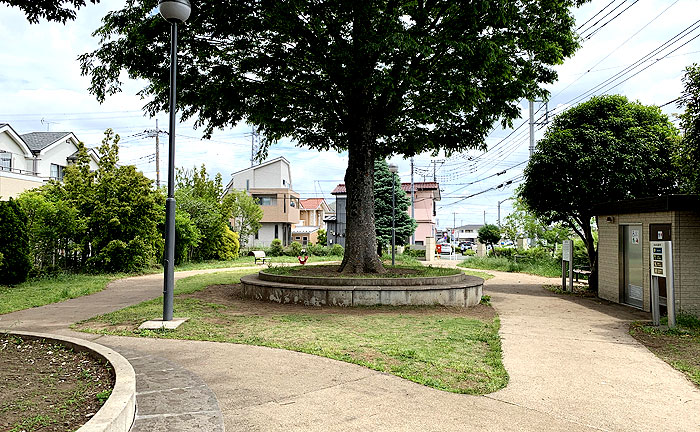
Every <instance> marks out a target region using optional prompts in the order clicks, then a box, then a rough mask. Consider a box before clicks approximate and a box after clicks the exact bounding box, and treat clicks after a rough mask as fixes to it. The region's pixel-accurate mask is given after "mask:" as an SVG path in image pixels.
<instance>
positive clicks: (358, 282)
mask: <svg viewBox="0 0 700 432" xmlns="http://www.w3.org/2000/svg"><path fill="white" fill-rule="evenodd" d="M467 277H468V276H467V275H465V274H464V273H458V274H455V275H450V276H432V277H414V278H412V277H406V278H340V277H312V276H291V275H278V274H272V273H267V272H265V270H261V271H260V272H259V273H258V278H259V279H260V280H264V281H270V282H280V283H288V284H294V285H313V286H317V285H321V286H348V285H352V286H385V287H390V286H422V285H449V284H459V283H462V282H463V281H465V280H466V278H467Z"/></svg>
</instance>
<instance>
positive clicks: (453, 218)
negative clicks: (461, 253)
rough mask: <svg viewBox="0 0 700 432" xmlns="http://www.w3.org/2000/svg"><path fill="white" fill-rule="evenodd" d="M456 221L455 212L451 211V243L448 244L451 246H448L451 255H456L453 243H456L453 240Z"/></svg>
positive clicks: (455, 233)
mask: <svg viewBox="0 0 700 432" xmlns="http://www.w3.org/2000/svg"><path fill="white" fill-rule="evenodd" d="M456 221H457V213H455V212H452V244H451V245H450V246H452V247H450V249H451V251H450V252H451V253H452V255H453V256H454V255H456V252H455V243H457V242H455V240H456V239H455V237H456V236H457V226H456V225H457V223H456Z"/></svg>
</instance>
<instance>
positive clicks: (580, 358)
mask: <svg viewBox="0 0 700 432" xmlns="http://www.w3.org/2000/svg"><path fill="white" fill-rule="evenodd" d="M446 265H449V264H446ZM214 271H220V270H214ZM189 273H193V272H189ZM490 273H494V274H496V278H494V279H491V280H489V281H487V283H486V287H485V293H486V294H489V295H491V297H492V303H493V304H494V307H495V308H496V309H497V310H498V312H499V314H500V317H501V324H502V329H501V333H502V337H503V351H504V362H505V365H506V369H507V370H508V372H509V374H510V384H509V385H508V387H506V388H505V389H503V390H501V391H499V392H496V393H493V394H490V395H485V396H466V395H457V394H452V393H445V392H441V391H438V390H434V389H431V388H427V387H423V386H421V385H418V384H415V383H411V382H409V381H406V380H403V379H401V378H397V377H395V376H392V375H388V374H383V373H379V372H375V371H371V370H368V369H365V368H362V367H360V366H356V365H351V364H346V363H342V362H338V361H334V360H330V359H325V358H321V357H315V356H312V355H307V354H302V353H295V352H289V351H283V350H276V349H270V348H264V347H253V346H245V345H233V344H223V343H214V342H198V341H172V340H151V339H140V338H125V337H114V336H95V335H87V334H77V335H78V337H82V338H86V339H93V340H96V341H97V342H98V343H101V344H103V345H106V346H109V347H111V348H113V349H116V350H117V351H119V352H121V353H123V354H124V353H125V354H126V357H127V358H130V359H131V360H132V361H133V362H134V368H135V370H136V372H137V374H141V372H144V373H145V375H142V376H141V377H140V378H139V377H137V385H139V381H144V380H145V379H146V378H145V377H147V376H148V373H149V370H150V369H154V368H150V369H149V367H148V366H147V365H148V364H150V362H141V363H139V362H138V361H137V360H138V358H137V357H138V356H139V354H140V355H142V356H148V358H150V359H151V360H153V361H154V362H158V361H160V362H163V363H162V364H167V365H170V367H171V368H172V370H173V371H175V370H177V371H178V373H180V372H182V373H183V374H186V375H187V376H188V377H189V378H192V377H193V376H194V377H196V378H198V379H201V382H194V381H192V382H190V383H189V385H187V386H184V387H188V388H195V389H199V390H200V391H203V390H205V387H206V389H210V390H211V391H213V394H214V395H215V396H216V399H217V400H216V401H214V402H215V403H216V406H217V408H218V409H219V410H220V413H221V416H222V417H221V418H222V419H223V422H224V424H225V427H226V430H228V431H297V430H298V431H307V430H308V431H329V430H330V431H335V430H343V431H365V430H381V431H384V430H386V431H413V430H421V431H453V430H465V431H468V430H479V431H482V430H483V431H566V432H572V431H594V430H606V431H607V430H609V431H657V430H674V431H697V430H700V391H698V390H697V389H696V388H695V387H694V386H693V385H692V384H691V383H690V382H689V381H688V380H686V379H685V377H684V376H683V375H682V374H680V373H679V372H676V371H675V370H673V369H672V368H671V367H669V366H668V365H666V364H665V363H664V362H662V361H661V360H659V359H657V358H656V357H655V356H654V355H653V354H651V353H650V352H649V351H648V350H646V348H644V347H643V346H641V345H639V344H638V343H637V342H636V341H634V339H632V338H631V337H630V336H629V335H628V334H627V325H628V323H629V321H631V320H635V319H646V318H647V316H646V315H645V314H641V313H639V312H636V311H634V310H632V309H630V308H626V307H623V306H618V305H610V304H607V303H602V302H596V301H593V300H589V299H577V298H571V297H568V296H555V295H552V294H549V293H548V292H546V291H544V290H543V289H542V288H541V285H542V284H543V283H547V282H550V281H551V282H550V283H556V280H547V279H545V278H539V277H535V276H528V275H519V274H509V273H499V272H491V271H490ZM182 276H183V274H178V277H182ZM160 283H161V279H160V276H159V275H157V276H145V277H140V278H133V279H129V280H124V281H118V282H115V283H113V284H111V285H110V287H109V288H108V289H106V290H105V291H102V292H101V293H97V294H94V295H92V296H89V297H82V298H79V299H74V300H70V301H68V302H64V303H61V304H58V305H51V306H46V307H43V308H36V309H31V310H28V311H21V312H17V313H13V314H8V315H4V316H0V328H3V327H4V328H7V327H14V328H22V329H28V330H36V331H51V332H54V333H71V334H72V335H73V336H75V335H76V334H75V333H72V332H70V330H67V329H66V328H67V326H68V324H70V323H72V322H74V321H76V320H79V319H83V318H87V317H89V316H92V315H95V314H98V313H104V312H107V311H109V310H115V309H119V308H121V307H123V306H124V305H125V304H130V302H131V303H133V302H137V301H140V299H146V298H153V297H157V296H159V295H160V291H161V285H160ZM130 356H131V357H130ZM144 363H145V364H144ZM155 369H157V368H155ZM164 369H167V367H166V368H164ZM189 378H188V379H189ZM178 380H179V378H178V375H177V374H173V376H172V379H169V380H166V381H167V384H169V385H170V388H169V390H167V391H170V392H173V391H175V390H176V389H177V388H178V387H177V382H178ZM202 384H206V385H205V386H204V387H202ZM143 388H145V387H142V389H143ZM154 390H157V391H160V390H158V389H157V388H154ZM181 390H182V389H181ZM185 390H187V388H185ZM139 391H140V393H142V396H143V393H144V392H147V391H148V390H143V391H141V390H139ZM167 391H166V392H167ZM204 393H206V392H204ZM204 393H202V395H200V396H199V397H191V396H186V395H190V394H194V395H196V392H193V393H181V395H180V396H177V397H173V398H171V399H163V400H161V401H160V402H158V401H156V403H155V405H156V407H157V408H158V404H159V403H160V405H161V406H167V405H168V403H169V402H168V401H169V400H170V401H182V400H184V401H185V402H188V403H191V405H192V406H193V408H192V409H193V411H192V412H190V413H186V412H182V413H179V414H178V413H174V414H173V415H170V416H161V417H150V419H152V421H153V423H152V424H151V425H150V426H153V428H151V429H149V430H171V431H175V430H220V429H219V427H220V426H219V425H217V424H215V423H211V421H215V420H216V416H213V417H208V418H207V417H206V416H204V415H202V416H201V417H196V415H197V413H200V414H201V413H202V412H203V411H205V409H204V408H206V407H202V406H199V407H198V406H196V405H197V404H198V403H200V402H199V401H200V400H201V399H204V398H206V397H207V396H206V394H204ZM146 394H147V393H146ZM168 394H172V393H168ZM210 402H211V401H210ZM209 406H210V407H211V406H213V405H212V404H211V403H210V404H209ZM161 410H162V408H161ZM156 411H158V410H156ZM140 415H141V413H140ZM156 415H157V414H156ZM188 416H189V417H188ZM178 419H180V420H188V421H189V423H188V422H185V421H182V422H179V423H172V422H173V421H174V420H178ZM142 420H143V419H142ZM156 420H158V421H157V422H156ZM166 421H170V422H171V423H169V424H167V423H166ZM207 421H210V423H207ZM142 430H147V429H142Z"/></svg>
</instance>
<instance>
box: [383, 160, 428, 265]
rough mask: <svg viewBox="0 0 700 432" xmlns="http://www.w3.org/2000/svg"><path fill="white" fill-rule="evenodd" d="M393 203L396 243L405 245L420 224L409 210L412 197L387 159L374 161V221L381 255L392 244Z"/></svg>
mask: <svg viewBox="0 0 700 432" xmlns="http://www.w3.org/2000/svg"><path fill="white" fill-rule="evenodd" d="M392 189H393V191H394V194H393V198H394V199H393V201H392V193H391V191H392ZM394 201H395V202H394ZM392 203H393V204H394V229H395V231H396V235H395V236H396V245H399V246H401V245H405V244H406V242H407V240H408V239H409V238H410V237H411V236H412V235H413V233H414V232H415V231H416V227H417V226H418V224H417V223H416V221H415V219H413V218H412V217H411V216H409V214H408V211H407V210H408V208H409V207H410V206H411V199H410V198H409V197H408V195H406V192H405V191H404V190H403V188H402V187H401V179H400V178H399V176H398V175H396V174H394V173H392V172H391V171H389V165H387V163H386V161H385V160H383V159H382V160H378V161H376V162H375V163H374V223H375V232H376V234H377V252H378V254H379V255H381V252H382V250H383V249H384V248H385V247H386V245H387V244H389V245H390V244H391V233H392V232H391V219H392V218H391V214H392V212H391V210H392Z"/></svg>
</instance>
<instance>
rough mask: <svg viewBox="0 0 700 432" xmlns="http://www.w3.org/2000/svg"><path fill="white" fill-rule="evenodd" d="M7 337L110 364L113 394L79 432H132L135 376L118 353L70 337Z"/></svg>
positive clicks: (129, 365) (41, 334)
mask: <svg viewBox="0 0 700 432" xmlns="http://www.w3.org/2000/svg"><path fill="white" fill-rule="evenodd" d="M8 333H9V334H14V335H18V336H22V337H23V338H26V339H35V340H41V339H44V340H48V341H53V342H56V343H59V344H61V345H64V346H67V347H70V348H72V349H73V350H75V351H83V352H88V353H89V354H90V355H92V356H94V357H96V358H97V359H99V360H101V361H108V362H109V363H110V365H112V368H113V369H114V388H113V389H112V394H111V395H110V396H109V399H107V402H105V404H104V405H102V408H100V409H99V411H97V413H96V414H95V415H94V416H92V418H91V419H90V420H89V421H88V422H87V423H85V424H84V425H82V426H81V427H80V428H79V429H78V430H77V432H103V431H109V432H127V431H128V430H129V429H131V425H132V424H133V423H134V416H135V415H136V374H135V373H134V368H133V367H131V364H130V363H129V362H128V361H127V360H126V359H125V358H124V357H122V356H121V355H119V353H117V352H116V351H113V350H111V349H109V348H107V347H105V346H102V345H99V344H96V343H93V342H88V341H85V340H82V339H77V338H72V337H67V336H58V335H53V334H44V333H29V332H23V331H11V332H8Z"/></svg>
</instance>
